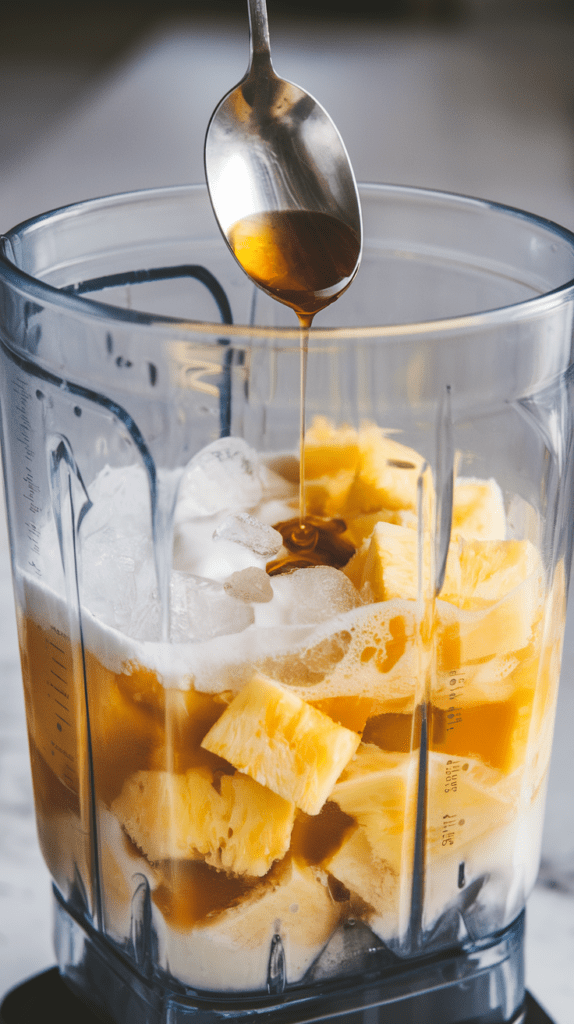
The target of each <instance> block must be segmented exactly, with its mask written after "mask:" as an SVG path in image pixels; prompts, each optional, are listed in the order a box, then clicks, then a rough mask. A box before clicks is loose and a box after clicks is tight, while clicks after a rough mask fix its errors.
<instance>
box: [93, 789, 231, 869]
mask: <svg viewBox="0 0 574 1024" xmlns="http://www.w3.org/2000/svg"><path fill="white" fill-rule="evenodd" d="M196 774H197V778H196V780H195V787H194V801H193V806H192V801H191V799H190V792H189V784H188V780H187V774H179V775H176V774H172V773H171V772H164V771H139V772H135V773H134V774H133V775H131V776H130V777H129V779H127V780H126V782H125V783H124V785H123V788H122V791H121V793H120V795H119V796H118V797H116V799H115V800H114V801H113V802H112V812H113V814H115V815H116V817H117V819H118V821H120V823H121V825H122V826H123V828H124V829H125V831H126V832H127V834H128V836H129V837H130V839H131V840H132V842H133V843H135V845H136V846H137V847H138V848H139V849H140V850H141V851H142V853H144V854H145V856H146V857H147V858H148V860H150V861H151V862H152V863H154V862H156V861H160V860H167V859H168V858H174V859H178V858H182V857H183V858H185V857H190V856H191V855H192V848H193V846H194V845H195V844H194V843H193V842H192V841H191V836H192V834H193V832H194V831H195V822H196V820H197V819H198V818H199V819H200V821H202V822H205V820H206V819H208V818H209V817H210V816H211V812H210V807H211V805H212V804H214V803H215V802H216V800H217V798H218V796H219V794H218V793H217V792H216V790H215V789H214V788H213V786H212V775H211V772H210V771H209V769H202V770H199V771H197V772H196Z"/></svg>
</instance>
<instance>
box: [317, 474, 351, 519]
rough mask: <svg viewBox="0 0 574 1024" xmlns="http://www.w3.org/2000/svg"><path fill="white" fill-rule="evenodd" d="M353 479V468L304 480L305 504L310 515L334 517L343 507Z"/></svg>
mask: <svg viewBox="0 0 574 1024" xmlns="http://www.w3.org/2000/svg"><path fill="white" fill-rule="evenodd" d="M354 479H355V473H354V471H353V470H348V469H343V470H341V472H340V473H331V474H330V475H329V476H321V477H318V478H317V479H315V480H306V481H305V505H306V508H307V512H308V513H309V514H310V515H316V516H326V517H327V518H333V519H334V518H336V517H337V516H339V515H340V514H341V509H342V508H344V507H345V502H346V500H347V495H348V493H349V490H350V488H351V484H352V483H353V480H354Z"/></svg>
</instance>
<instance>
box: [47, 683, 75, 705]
mask: <svg viewBox="0 0 574 1024" xmlns="http://www.w3.org/2000/svg"><path fill="white" fill-rule="evenodd" d="M48 686H51V687H52V689H53V690H55V691H56V693H59V694H61V696H62V697H65V698H66V700H69V699H70V694H69V693H67V692H66V690H61V689H60V687H59V686H55V685H54V683H53V682H52V680H51V679H48Z"/></svg>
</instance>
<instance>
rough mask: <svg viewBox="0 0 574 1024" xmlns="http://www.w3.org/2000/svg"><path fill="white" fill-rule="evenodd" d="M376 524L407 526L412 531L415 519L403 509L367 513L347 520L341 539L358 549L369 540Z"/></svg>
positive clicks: (415, 523) (413, 515) (414, 516)
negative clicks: (348, 541)
mask: <svg viewBox="0 0 574 1024" xmlns="http://www.w3.org/2000/svg"><path fill="white" fill-rule="evenodd" d="M377 523H394V524H395V525H396V526H409V527H410V528H411V529H412V530H416V528H417V517H416V515H415V514H414V512H408V511H405V510H404V509H394V510H391V509H383V510H382V511H380V512H367V513H365V514H364V515H360V516H354V517H353V518H352V519H351V518H348V519H347V529H346V530H345V533H344V534H343V537H344V538H345V540H350V542H351V544H354V545H355V547H356V548H359V547H360V546H361V545H362V544H363V542H364V541H365V540H370V538H371V536H372V533H373V530H374V529H375V526H376V525H377Z"/></svg>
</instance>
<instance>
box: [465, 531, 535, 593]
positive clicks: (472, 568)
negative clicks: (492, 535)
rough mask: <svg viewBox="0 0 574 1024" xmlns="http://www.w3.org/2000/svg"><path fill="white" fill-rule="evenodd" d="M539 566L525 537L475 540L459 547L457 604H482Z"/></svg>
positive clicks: (514, 584)
mask: <svg viewBox="0 0 574 1024" xmlns="http://www.w3.org/2000/svg"><path fill="white" fill-rule="evenodd" d="M539 569H540V558H539V555H538V552H537V551H536V549H535V547H534V545H533V544H531V543H530V541H528V540H475V541H471V542H470V543H466V544H465V543H463V544H462V545H461V551H460V600H459V602H457V603H459V605H460V607H461V608H484V607H486V605H488V604H491V603H493V602H495V601H500V599H501V598H503V597H505V596H506V595H507V594H510V592H511V591H512V590H514V588H515V587H518V586H520V584H521V583H523V582H524V581H525V580H526V579H527V578H528V577H529V576H531V575H532V574H533V573H534V572H536V571H538V570H539Z"/></svg>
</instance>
